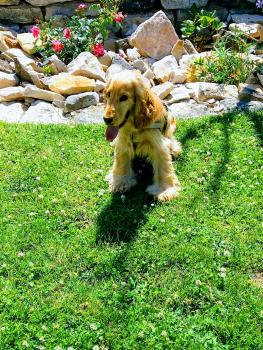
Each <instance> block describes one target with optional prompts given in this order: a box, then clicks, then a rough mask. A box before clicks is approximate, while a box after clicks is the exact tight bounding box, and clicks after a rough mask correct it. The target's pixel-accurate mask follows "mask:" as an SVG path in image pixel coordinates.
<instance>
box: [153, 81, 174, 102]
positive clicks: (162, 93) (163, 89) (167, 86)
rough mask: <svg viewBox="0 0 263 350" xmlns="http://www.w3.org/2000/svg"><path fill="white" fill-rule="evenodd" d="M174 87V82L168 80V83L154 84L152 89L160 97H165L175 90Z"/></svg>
mask: <svg viewBox="0 0 263 350" xmlns="http://www.w3.org/2000/svg"><path fill="white" fill-rule="evenodd" d="M173 87H174V86H173V84H172V83H170V82H169V81H167V82H166V83H163V84H160V85H156V86H154V87H153V88H152V91H153V92H154V93H155V95H157V96H158V97H159V98H161V99H164V98H165V97H167V96H168V95H169V94H170V92H171V91H172V90H173Z"/></svg>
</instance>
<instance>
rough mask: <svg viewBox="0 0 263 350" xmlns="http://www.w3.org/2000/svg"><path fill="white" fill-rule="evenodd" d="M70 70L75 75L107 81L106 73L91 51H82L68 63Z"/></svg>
mask: <svg viewBox="0 0 263 350" xmlns="http://www.w3.org/2000/svg"><path fill="white" fill-rule="evenodd" d="M68 71H69V73H70V74H73V75H80V76H83V77H87V78H93V79H99V80H101V81H105V80H106V77H105V73H104V71H103V69H102V66H101V64H100V62H99V61H98V59H97V57H95V56H94V55H93V54H92V53H90V52H82V53H80V54H79V55H78V57H76V58H75V59H74V60H73V61H72V62H70V63H69V64H68Z"/></svg>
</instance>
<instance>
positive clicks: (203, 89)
mask: <svg viewBox="0 0 263 350" xmlns="http://www.w3.org/2000/svg"><path fill="white" fill-rule="evenodd" d="M193 84H194V83H193ZM196 84H197V86H198V93H197V100H198V101H206V100H209V99H211V98H214V99H216V100H222V99H224V98H237V97H238V89H237V87H236V86H235V85H225V84H216V83H196Z"/></svg>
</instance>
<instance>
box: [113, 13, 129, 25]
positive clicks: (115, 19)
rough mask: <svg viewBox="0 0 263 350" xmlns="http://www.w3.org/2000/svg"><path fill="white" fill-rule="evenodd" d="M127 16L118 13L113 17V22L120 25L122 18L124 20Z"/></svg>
mask: <svg viewBox="0 0 263 350" xmlns="http://www.w3.org/2000/svg"><path fill="white" fill-rule="evenodd" d="M126 17H127V15H124V14H123V13H122V12H118V13H116V14H115V16H114V21H115V22H117V23H122V22H123V20H124V18H126Z"/></svg>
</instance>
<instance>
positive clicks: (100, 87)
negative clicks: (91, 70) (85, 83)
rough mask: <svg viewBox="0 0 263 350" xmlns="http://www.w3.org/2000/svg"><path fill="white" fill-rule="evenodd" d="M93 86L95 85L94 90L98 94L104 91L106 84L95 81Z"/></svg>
mask: <svg viewBox="0 0 263 350" xmlns="http://www.w3.org/2000/svg"><path fill="white" fill-rule="evenodd" d="M95 84H96V85H95V89H94V91H95V92H100V91H103V90H104V89H105V86H106V83H104V82H103V81H100V80H96V81H95Z"/></svg>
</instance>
